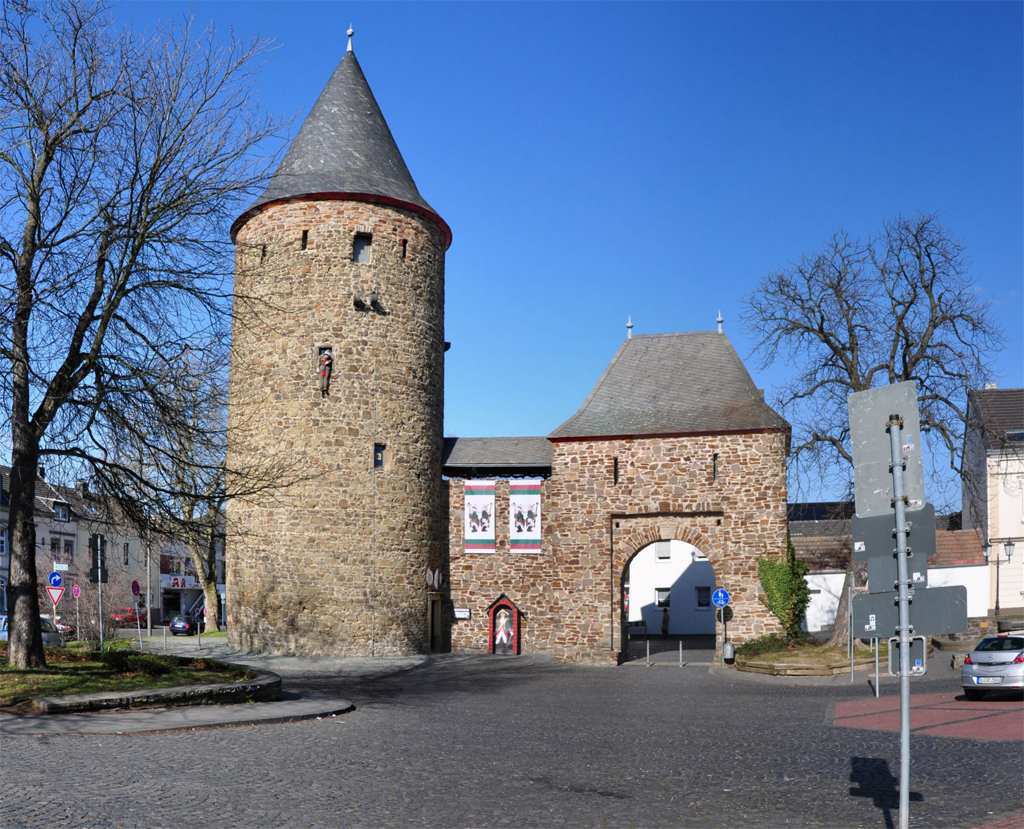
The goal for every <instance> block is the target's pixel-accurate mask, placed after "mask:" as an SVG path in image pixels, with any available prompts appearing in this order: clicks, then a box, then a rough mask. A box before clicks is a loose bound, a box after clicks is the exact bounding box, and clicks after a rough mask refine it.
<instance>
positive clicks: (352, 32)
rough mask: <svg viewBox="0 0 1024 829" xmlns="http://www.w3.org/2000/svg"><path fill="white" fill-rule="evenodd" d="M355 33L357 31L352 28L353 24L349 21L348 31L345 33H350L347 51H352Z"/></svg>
mask: <svg viewBox="0 0 1024 829" xmlns="http://www.w3.org/2000/svg"><path fill="white" fill-rule="evenodd" d="M355 33H356V31H355V29H353V28H352V24H351V23H349V24H348V31H347V32H345V34H347V35H348V48H347V49H346V50H345V51H346V52H351V51H352V35H354V34H355Z"/></svg>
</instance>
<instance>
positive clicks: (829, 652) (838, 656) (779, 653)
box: [736, 634, 889, 665]
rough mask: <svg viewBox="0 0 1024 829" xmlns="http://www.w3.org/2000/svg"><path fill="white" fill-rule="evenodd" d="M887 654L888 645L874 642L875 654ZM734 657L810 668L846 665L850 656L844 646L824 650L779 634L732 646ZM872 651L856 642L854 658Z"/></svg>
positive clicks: (823, 646) (819, 645)
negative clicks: (759, 659)
mask: <svg viewBox="0 0 1024 829" xmlns="http://www.w3.org/2000/svg"><path fill="white" fill-rule="evenodd" d="M888 653H889V643H888V642H884V641H883V642H879V643H878V655H879V658H880V659H885V658H886V657H887V656H888ZM736 655H737V656H742V657H745V658H747V659H756V658H759V657H760V658H763V659H765V660H766V661H770V662H778V663H787V662H794V663H801V664H812V665H833V664H837V663H842V662H849V659H850V656H849V654H848V653H847V651H846V646H845V645H844V646H842V647H835V646H833V647H826V646H825V645H822V644H819V643H817V642H808V641H803V642H799V641H797V642H794V641H793V640H791V639H787V638H786V637H785V636H783V635H779V634H772V635H770V636H761V637H758V638H757V639H751V640H750V641H748V642H744V643H743V644H742V645H737V646H736ZM873 655H874V652H873V651H872V650H871V648H870V647H868V646H867V645H864V644H863V643H861V642H860V641H857V642H856V647H855V649H854V657H855V658H856V659H862V658H866V657H869V656H873Z"/></svg>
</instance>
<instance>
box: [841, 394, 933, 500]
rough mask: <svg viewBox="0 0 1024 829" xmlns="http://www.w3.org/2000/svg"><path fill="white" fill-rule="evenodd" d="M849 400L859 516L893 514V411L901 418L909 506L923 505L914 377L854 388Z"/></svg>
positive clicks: (904, 481)
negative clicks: (891, 440)
mask: <svg viewBox="0 0 1024 829" xmlns="http://www.w3.org/2000/svg"><path fill="white" fill-rule="evenodd" d="M848 404H849V407H850V448H851V450H852V453H853V485H854V495H855V497H856V502H857V515H859V516H860V517H862V518H870V517H871V516H874V515H887V514H888V515H891V514H892V497H893V489H892V487H893V481H892V473H891V472H890V469H889V466H890V463H891V459H892V451H891V447H890V444H889V432H888V430H887V429H886V424H887V423H888V422H889V417H890V416H891V415H894V414H896V415H899V416H900V417H901V418H903V429H902V433H901V442H902V447H903V457H904V459H905V461H906V465H907V466H906V470H905V471H904V473H903V487H904V489H903V491H904V495H906V497H907V509H908V510H918V509H921V508H922V507H923V506H924V469H923V467H922V464H921V424H920V417H919V415H918V411H917V390H916V388H915V386H914V383H913V381H911V380H907V381H905V382H903V383H895V384H894V385H891V386H881V387H880V388H877V389H869V390H868V391H861V392H856V393H854V394H851V395H850V397H849V398H848Z"/></svg>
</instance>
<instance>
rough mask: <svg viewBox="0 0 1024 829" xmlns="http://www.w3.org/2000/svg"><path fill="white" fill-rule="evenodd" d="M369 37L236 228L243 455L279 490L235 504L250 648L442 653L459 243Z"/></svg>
mask: <svg viewBox="0 0 1024 829" xmlns="http://www.w3.org/2000/svg"><path fill="white" fill-rule="evenodd" d="M349 37H350V40H349V47H348V51H347V52H346V53H345V56H344V57H343V58H342V60H341V62H340V63H339V64H338V67H337V69H335V71H334V74H333V75H332V76H331V78H330V80H329V81H328V83H327V86H326V87H325V88H324V90H323V92H322V93H321V95H320V97H319V98H318V99H317V101H316V104H315V105H314V106H313V108H312V110H311V111H310V113H309V116H308V117H307V118H306V120H305V122H304V123H303V124H302V127H301V128H300V130H299V132H298V134H297V135H296V136H295V140H294V141H293V143H292V144H291V146H290V147H289V149H288V151H287V153H286V154H285V156H284V159H283V160H282V162H281V165H280V167H279V168H278V169H277V171H276V172H275V173H274V175H273V177H272V178H271V180H270V183H269V185H268V187H267V189H266V192H265V193H264V194H263V196H262V197H261V198H260V199H259V200H258V201H257V202H256V203H255V204H254V205H253V206H252V207H251V208H250V209H249V210H247V211H246V212H245V213H244V214H243V215H242V216H240V217H239V218H238V220H237V221H236V222H235V223H234V225H233V226H232V235H233V238H234V240H235V250H236V255H235V293H236V297H237V298H236V303H235V308H236V318H235V322H234V326H233V331H232V359H231V378H230V404H229V413H228V418H229V444H228V467H229V469H233V470H246V469H261V468H263V469H265V468H266V465H267V464H270V468H271V469H273V470H274V471H275V474H279V475H280V478H281V480H282V482H286V483H287V485H282V487H281V488H280V490H279V491H273V492H264V493H262V494H260V495H258V496H255V497H253V498H251V499H248V500H245V499H238V500H234V501H232V502H231V503H230V505H229V507H228V516H227V517H228V524H227V533H228V537H227V556H226V559H227V608H228V629H229V631H230V634H229V635H230V641H231V643H232V644H233V645H235V646H237V647H244V648H249V649H253V650H271V651H276V652H284V653H295V654H304V655H322V654H332V655H338V656H372V655H376V656H386V655H400V654H409V653H416V652H422V651H424V650H425V649H426V648H427V644H428V643H427V592H426V581H425V575H426V572H427V569H428V567H430V566H431V564H432V563H433V562H436V561H437V558H438V556H439V550H440V540H441V532H442V527H444V526H445V520H446V517H445V516H444V514H443V512H442V501H441V497H442V494H441V449H442V415H443V392H444V365H443V359H444V348H445V344H444V256H445V251H446V249H447V247H448V245H449V244H450V243H451V231H450V230H449V228H448V226H447V224H445V222H444V220H443V219H441V217H440V216H439V215H438V214H437V213H436V212H435V211H434V209H433V208H431V207H430V205H429V204H427V202H426V201H425V200H424V199H423V198H422V196H420V194H419V191H418V190H417V188H416V185H415V183H414V182H413V179H412V176H411V175H410V174H409V170H408V168H407V167H406V164H405V161H404V160H403V158H402V155H401V153H400V152H399V150H398V147H397V145H396V144H395V141H394V138H393V137H392V135H391V130H390V129H389V128H388V125H387V123H386V122H385V120H384V116H383V115H382V114H381V111H380V108H379V107H378V106H377V102H376V100H375V99H374V97H373V93H372V92H371V91H370V87H369V85H368V84H367V82H366V78H365V77H364V76H363V72H362V69H361V68H360V66H359V63H358V61H357V60H356V56H355V54H354V52H353V51H352V44H351V32H349Z"/></svg>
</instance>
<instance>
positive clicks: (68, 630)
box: [57, 619, 78, 642]
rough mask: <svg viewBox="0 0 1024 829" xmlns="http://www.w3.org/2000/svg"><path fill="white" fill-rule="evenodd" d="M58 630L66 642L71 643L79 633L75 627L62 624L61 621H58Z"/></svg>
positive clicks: (65, 623)
mask: <svg viewBox="0 0 1024 829" xmlns="http://www.w3.org/2000/svg"><path fill="white" fill-rule="evenodd" d="M57 630H59V631H60V635H61V636H63V637H64V641H65V642H70V641H71V640H72V639H74V638H75V635H76V634H77V633H78V631H76V630H75V626H74V625H69V624H68V623H67V622H62V621H61V620H60V619H57Z"/></svg>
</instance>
